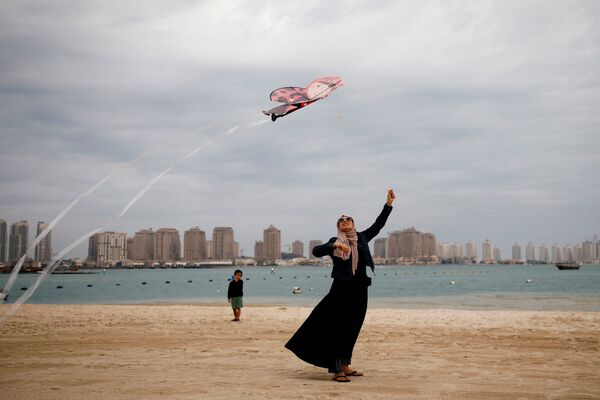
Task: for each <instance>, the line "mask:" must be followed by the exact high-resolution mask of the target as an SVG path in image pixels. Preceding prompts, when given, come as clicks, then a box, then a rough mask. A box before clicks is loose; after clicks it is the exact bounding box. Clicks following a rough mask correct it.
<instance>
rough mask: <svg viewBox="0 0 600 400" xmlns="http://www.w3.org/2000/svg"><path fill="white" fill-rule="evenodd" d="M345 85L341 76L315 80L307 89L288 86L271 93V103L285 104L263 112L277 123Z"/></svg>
mask: <svg viewBox="0 0 600 400" xmlns="http://www.w3.org/2000/svg"><path fill="white" fill-rule="evenodd" d="M345 83H346V82H344V80H343V79H342V78H340V77H339V76H324V77H322V78H317V79H315V80H314V81H312V82H311V83H309V84H308V85H307V86H306V87H305V88H302V87H291V86H288V87H282V88H279V89H275V90H273V91H272V92H271V95H270V98H271V101H276V102H278V103H284V104H282V105H280V106H277V107H275V108H272V109H270V110H269V111H263V114H265V115H268V116H270V117H271V121H273V122H275V120H276V119H277V118H279V117H283V116H284V115H288V114H291V113H293V112H294V111H297V110H299V109H301V108H304V107H306V106H308V105H311V104H312V103H314V102H315V101H317V100H321V99H324V98H325V97H327V96H329V94H330V93H331V92H333V91H334V90H336V89H337V88H339V87H341V86H343V85H344V84H345Z"/></svg>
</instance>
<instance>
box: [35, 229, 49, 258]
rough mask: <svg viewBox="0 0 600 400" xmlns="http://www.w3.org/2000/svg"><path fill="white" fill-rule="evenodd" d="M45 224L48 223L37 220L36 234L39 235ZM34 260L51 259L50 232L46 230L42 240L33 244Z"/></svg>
mask: <svg viewBox="0 0 600 400" xmlns="http://www.w3.org/2000/svg"><path fill="white" fill-rule="evenodd" d="M47 226H48V224H45V223H44V222H41V221H40V222H38V224H37V236H39V235H40V233H42V231H43V230H44V229H46V227H47ZM35 261H39V262H45V263H47V262H50V261H52V232H48V234H47V235H46V236H45V237H44V238H43V239H42V241H41V242H39V243H38V244H37V246H35Z"/></svg>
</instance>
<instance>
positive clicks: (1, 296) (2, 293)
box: [0, 123, 216, 303]
mask: <svg viewBox="0 0 600 400" xmlns="http://www.w3.org/2000/svg"><path fill="white" fill-rule="evenodd" d="M215 125H216V124H215V123H212V124H210V125H207V126H205V127H201V128H198V129H195V130H194V131H192V132H190V133H189V135H195V134H197V133H200V132H202V131H204V130H207V129H210V128H212V127H213V126H215ZM160 148H161V146H156V147H155V148H153V149H151V150H149V151H147V152H145V153H144V154H142V155H141V156H139V157H137V158H135V159H133V160H130V161H128V162H125V163H123V164H121V165H120V166H118V167H117V168H116V169H115V170H114V171H113V172H112V173H110V174H109V175H107V176H106V177H104V178H102V179H101V180H100V181H99V182H97V183H96V184H95V185H94V186H92V187H91V188H90V189H88V190H87V191H85V192H83V193H82V194H80V195H79V196H77V197H76V198H75V200H73V201H72V202H71V204H69V205H68V206H67V207H66V208H65V209H64V210H62V211H61V212H60V213H59V214H58V215H57V216H56V217H55V218H54V219H53V220H52V221H51V222H50V223H49V224H48V225H47V226H46V228H44V230H43V231H42V232H40V234H39V235H38V236H37V237H36V238H35V239H34V241H33V243H32V244H31V246H29V247H28V248H27V251H26V252H25V254H23V256H22V257H21V258H20V259H19V260H18V261H17V264H15V266H14V267H13V269H12V270H11V273H10V276H9V277H8V280H7V281H6V283H5V285H4V287H3V288H2V289H0V303H2V302H3V301H4V300H5V299H6V297H7V296H8V293H9V292H10V290H11V289H12V287H13V285H14V283H15V281H16V280H17V275H18V274H19V272H20V271H21V267H22V266H23V264H24V263H25V260H26V259H27V255H28V254H29V253H30V252H31V251H32V250H33V249H34V248H35V247H36V246H37V245H38V244H39V243H40V242H41V241H42V240H43V239H44V238H45V237H46V236H47V235H48V234H49V233H50V232H51V231H52V229H53V228H54V226H55V225H56V224H58V223H59V222H60V221H61V220H62V219H63V217H64V216H65V215H66V214H67V213H68V212H69V211H71V209H72V208H73V207H74V206H75V205H76V204H77V203H79V201H80V200H81V199H83V198H84V197H87V196H89V195H90V194H92V193H94V192H95V191H96V190H97V189H98V188H99V187H100V186H102V185H103V184H105V183H106V182H108V181H109V180H110V179H111V178H113V177H114V176H115V175H116V174H117V173H118V172H119V171H121V170H123V169H124V168H126V167H128V166H130V165H133V164H135V163H137V162H138V161H140V160H142V159H143V158H145V157H147V156H148V155H149V154H151V153H153V152H155V151H157V150H159V149H160Z"/></svg>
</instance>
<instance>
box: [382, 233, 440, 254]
mask: <svg viewBox="0 0 600 400" xmlns="http://www.w3.org/2000/svg"><path fill="white" fill-rule="evenodd" d="M436 250H437V249H436V241H435V235H433V234H431V233H424V232H420V231H418V230H416V229H415V228H414V227H410V228H407V229H404V230H402V231H395V232H392V233H390V236H389V237H388V258H402V259H404V260H405V261H407V262H415V261H429V260H430V259H432V258H433V257H436Z"/></svg>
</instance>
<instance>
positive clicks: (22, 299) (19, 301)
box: [0, 119, 268, 323]
mask: <svg viewBox="0 0 600 400" xmlns="http://www.w3.org/2000/svg"><path fill="white" fill-rule="evenodd" d="M266 122H268V120H264V119H261V120H258V121H255V122H250V123H248V124H247V125H246V126H244V127H254V126H258V125H262V124H264V123H266ZM240 127H241V125H236V126H234V127H232V128H230V129H229V130H227V131H226V132H223V133H221V134H219V135H217V136H216V137H215V138H213V139H211V140H209V141H208V142H206V143H204V144H202V145H200V146H198V147H196V148H195V149H194V150H192V151H191V152H189V153H188V154H186V155H185V156H184V157H182V158H180V159H178V160H176V161H175V162H173V163H172V164H171V165H170V166H168V167H167V168H166V169H165V170H164V171H162V172H161V173H160V174H158V175H157V176H156V177H155V178H154V179H152V180H151V181H150V182H149V183H148V184H147V185H146V186H145V187H144V188H143V189H142V190H141V191H140V192H138V193H137V194H136V195H135V196H134V197H133V198H132V199H131V200H130V201H129V202H128V203H127V204H126V205H125V207H124V208H123V210H121V212H120V213H119V214H118V215H116V216H113V217H112V218H110V219H109V220H107V221H106V222H105V223H104V224H102V225H101V226H99V227H97V228H95V229H94V230H92V231H90V232H88V233H86V234H85V235H83V236H81V237H79V238H78V239H76V240H75V241H73V242H71V243H70V244H69V245H67V247H65V248H64V249H63V250H61V251H60V253H59V254H58V255H57V259H56V260H55V261H54V263H52V264H51V265H48V266H47V267H46V268H44V270H43V271H42V272H41V273H40V275H39V276H38V278H37V279H36V281H35V283H34V284H33V285H32V286H31V287H30V288H28V289H27V290H26V291H25V293H23V294H22V295H21V296H20V297H19V298H18V299H17V301H15V303H14V304H13V305H12V306H11V307H10V309H9V311H8V312H6V313H5V314H4V315H2V316H1V317H0V323H2V322H4V321H6V320H8V319H9V318H10V317H11V316H12V315H14V313H15V312H16V311H17V310H18V309H19V307H20V306H21V304H23V303H25V302H26V301H27V300H28V299H29V298H30V297H31V296H32V295H33V294H34V292H35V291H36V289H37V288H38V287H39V286H40V285H41V284H42V283H43V282H44V281H45V280H46V278H47V277H48V276H49V275H50V274H51V273H52V271H53V270H54V269H56V267H57V266H58V264H59V263H60V261H62V259H63V258H64V257H65V255H67V254H68V253H69V252H70V251H71V250H73V249H74V248H75V247H77V246H78V245H79V244H81V243H82V242H83V241H84V240H86V239H87V238H89V237H90V236H92V235H94V234H95V233H98V232H100V231H101V230H102V229H104V228H105V227H106V226H108V225H110V224H111V223H113V222H116V221H117V220H119V219H120V218H121V217H123V216H124V215H125V214H126V213H127V211H128V210H129V209H130V208H131V207H132V206H133V205H134V204H135V203H136V202H137V201H138V200H139V199H140V198H142V197H143V196H144V194H146V192H148V190H150V188H152V186H154V185H155V184H156V182H158V180H160V178H162V177H163V176H164V175H165V174H167V173H168V172H169V171H170V170H171V169H173V168H174V167H175V166H176V165H177V164H179V163H180V162H182V161H184V160H186V159H188V158H189V157H191V156H192V155H194V154H196V153H197V152H198V151H200V150H201V149H203V148H206V147H208V146H210V145H211V144H213V143H215V142H216V141H217V140H218V139H220V138H221V137H225V136H229V135H231V134H233V133H234V132H236V131H237V130H238V129H239V128H240ZM7 294H8V293H7Z"/></svg>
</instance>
